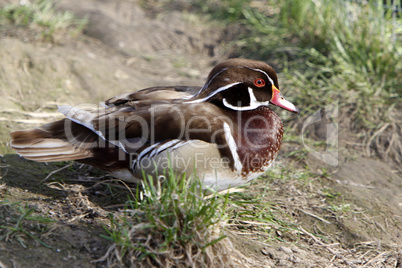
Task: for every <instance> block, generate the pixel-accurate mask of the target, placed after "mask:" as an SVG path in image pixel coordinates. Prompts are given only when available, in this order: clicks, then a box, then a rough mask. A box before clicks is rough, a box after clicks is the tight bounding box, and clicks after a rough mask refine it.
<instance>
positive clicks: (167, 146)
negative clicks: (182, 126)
mask: <svg viewBox="0 0 402 268" xmlns="http://www.w3.org/2000/svg"><path fill="white" fill-rule="evenodd" d="M179 142H180V140H171V141H168V142H165V143H164V144H162V145H161V146H159V148H158V149H154V150H153V152H152V153H151V154H150V155H149V156H148V157H149V158H152V157H154V156H155V155H158V154H159V153H160V152H162V151H164V150H166V149H169V147H170V146H172V145H173V144H174V145H176V144H177V143H179Z"/></svg>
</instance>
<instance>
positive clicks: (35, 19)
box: [0, 0, 88, 40]
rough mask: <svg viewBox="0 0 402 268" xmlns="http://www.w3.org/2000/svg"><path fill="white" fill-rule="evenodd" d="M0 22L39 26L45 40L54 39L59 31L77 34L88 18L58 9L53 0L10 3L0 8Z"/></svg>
mask: <svg viewBox="0 0 402 268" xmlns="http://www.w3.org/2000/svg"><path fill="white" fill-rule="evenodd" d="M0 22H2V23H12V24H15V25H19V26H22V27H30V28H35V27H36V28H39V29H40V31H41V36H42V37H43V38H44V39H45V40H54V39H55V38H56V34H57V33H61V32H63V33H64V32H65V31H67V32H69V33H70V34H72V35H77V34H78V33H80V32H81V31H82V30H83V29H84V28H85V26H86V24H87V22H88V20H87V18H83V19H79V18H77V17H76V16H75V15H73V14H72V13H71V12H69V11H57V10H56V9H55V7H54V2H53V1H51V0H34V1H32V2H29V1H27V3H25V4H10V5H7V6H5V7H4V8H2V9H1V10H0Z"/></svg>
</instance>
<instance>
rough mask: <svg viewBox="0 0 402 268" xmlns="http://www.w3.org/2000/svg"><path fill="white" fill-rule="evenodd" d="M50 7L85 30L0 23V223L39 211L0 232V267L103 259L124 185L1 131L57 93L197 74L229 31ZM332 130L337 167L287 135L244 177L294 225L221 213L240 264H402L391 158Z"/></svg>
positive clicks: (78, 95)
mask: <svg viewBox="0 0 402 268" xmlns="http://www.w3.org/2000/svg"><path fill="white" fill-rule="evenodd" d="M10 2H11V1H4V0H0V7H2V6H4V5H5V4H7V3H10ZM58 8H59V9H61V10H70V11H72V12H74V13H75V14H77V15H78V16H84V15H87V16H88V18H89V24H88V27H87V29H86V30H85V32H84V34H82V35H79V36H76V37H71V36H69V35H60V36H56V37H57V38H56V39H55V40H54V42H48V41H43V40H42V39H41V37H40V36H39V33H38V29H35V28H30V29H25V28H22V27H17V26H12V25H3V26H1V28H0V62H1V66H0V154H1V163H0V172H1V173H0V226H13V225H15V226H16V225H17V224H18V223H17V222H15V221H14V219H18V217H20V216H21V215H22V214H24V213H27V212H29V213H31V214H30V215H36V216H37V217H39V216H42V217H43V218H41V219H42V220H38V218H37V219H36V220H28V221H26V222H27V223H24V224H29V226H23V227H24V228H25V229H29V230H30V231H29V232H30V235H32V236H30V235H29V234H26V233H25V234H24V233H21V234H17V235H9V236H7V235H5V233H1V232H0V238H1V239H0V267H55V266H57V267H106V266H107V265H106V263H105V262H104V261H102V256H104V255H105V253H106V251H107V249H108V247H109V245H110V241H109V240H107V239H105V238H104V236H105V235H106V231H105V229H104V226H107V225H108V224H110V221H109V219H108V214H109V213H110V212H116V211H117V210H118V209H121V208H123V205H124V202H125V200H126V199H127V196H129V194H130V193H129V191H127V190H126V188H125V187H124V185H122V184H120V183H119V182H114V181H110V180H111V179H112V178H111V177H108V176H107V174H104V173H102V172H100V171H98V170H96V169H93V168H91V167H88V166H83V165H80V164H76V163H53V164H45V163H35V162H32V161H28V160H25V159H23V158H20V157H19V156H17V155H16V154H15V153H14V152H13V151H12V150H11V149H10V148H9V147H8V146H7V143H8V141H9V136H8V134H9V133H10V132H11V131H14V130H20V129H24V128H31V127H35V126H37V125H39V124H42V123H45V122H49V121H52V120H54V119H57V118H60V115H59V114H58V113H57V111H56V106H57V105H58V104H72V105H73V104H78V103H98V102H100V101H103V100H105V99H107V98H109V97H112V96H114V95H117V94H119V93H123V92H130V91H135V90H139V89H142V88H145V87H151V86H156V85H202V84H203V82H204V80H205V78H206V76H207V74H208V72H209V70H210V68H211V67H212V66H213V65H214V64H215V63H216V62H217V61H219V60H221V59H223V58H225V57H227V55H228V54H229V51H227V46H226V45H225V43H224V42H223V41H222V40H227V39H228V36H227V31H225V30H224V29H222V27H218V26H216V25H213V24H212V23H210V22H208V21H205V20H203V19H201V18H199V17H197V16H195V15H193V14H189V13H181V12H179V11H165V12H162V13H158V14H155V13H152V12H147V11H146V10H144V9H143V8H142V7H141V5H140V4H139V3H138V2H136V1H130V0H120V1H114V0H102V1H100V0H99V1H97V0H86V1H77V0H71V1H67V0H61V1H59V3H58ZM279 72H280V70H279ZM298 106H302V105H298ZM299 108H301V109H303V107H299ZM343 126H344V125H342V124H340V127H343ZM321 127H323V126H322V124H321V125H320V123H319V122H318V123H317V124H315V125H312V126H311V127H310V128H311V132H314V131H316V132H317V129H318V130H319V129H320V128H321ZM340 130H341V131H340V132H341V135H340V136H339V137H340V139H339V158H338V159H339V163H338V165H337V166H336V167H329V166H327V165H325V164H324V163H322V162H321V161H319V160H317V159H316V158H314V157H313V156H311V155H309V154H307V155H306V156H304V157H303V158H296V157H294V156H289V155H290V154H291V152H294V151H299V150H302V149H303V148H302V146H301V145H300V144H293V143H290V142H289V143H285V144H284V145H283V148H282V151H281V154H280V156H279V158H278V161H277V164H276V167H275V169H274V171H272V172H269V173H267V175H266V176H263V177H261V178H259V179H257V180H255V181H254V182H253V183H252V184H251V185H248V186H246V187H244V188H243V190H244V191H246V192H250V193H253V192H258V191H259V190H260V189H261V188H264V189H267V190H266V194H265V195H264V196H263V197H262V198H263V199H262V200H261V202H262V203H266V204H269V205H270V208H271V209H272V210H273V213H274V214H275V215H277V216H276V217H278V218H281V217H282V218H284V219H286V221H288V222H290V223H291V225H292V226H295V227H294V228H293V229H292V230H290V231H289V230H284V229H283V228H282V227H281V226H280V225H277V226H275V225H273V224H267V225H266V226H263V225H261V224H257V223H255V222H251V221H250V222H247V221H236V220H229V222H228V224H227V231H226V232H227V234H228V237H229V239H230V240H231V243H232V244H233V246H234V247H235V248H236V249H237V250H238V251H239V252H241V257H239V262H240V263H241V264H239V267H246V266H249V267H402V177H401V169H400V168H398V166H396V164H395V163H393V162H387V161H385V160H382V159H378V158H374V157H372V158H367V157H365V156H364V154H363V153H362V150H361V148H359V146H358V144H357V143H356V137H355V136H354V135H353V134H352V133H350V132H348V130H347V129H340ZM318 132H319V131H318ZM285 135H286V134H285ZM318 136H319V135H318ZM316 140H318V141H319V140H320V137H316ZM306 167H308V171H306V170H307V169H306ZM300 170H304V171H303V172H301V171H300ZM278 172H279V173H280V174H279V173H278ZM296 173H297V174H296ZM294 178H297V179H294ZM21 204H23V205H21ZM21 208H22V209H21ZM233 211H234V212H236V210H235V209H234V210H233ZM38 215H39V216H38ZM27 217H28V216H27ZM45 218H46V219H51V220H52V222H51V223H50V224H49V223H46V222H45V220H43V219H45ZM27 219H28V218H27ZM33 236H35V237H38V238H40V241H39V240H35V239H34V238H32V237H33ZM228 243H229V242H228Z"/></svg>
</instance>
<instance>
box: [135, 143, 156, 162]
mask: <svg viewBox="0 0 402 268" xmlns="http://www.w3.org/2000/svg"><path fill="white" fill-rule="evenodd" d="M158 145H159V143H154V144H152V145H150V146H149V147H148V148H146V149H144V150H143V151H142V152H141V153H140V154H139V155H138V156H137V159H136V160H135V165H137V164H139V162H141V159H142V158H143V157H144V156H145V155H146V154H147V153H148V152H150V151H151V150H152V149H154V148H155V147H156V146H158Z"/></svg>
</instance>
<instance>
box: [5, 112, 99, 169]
mask: <svg viewBox="0 0 402 268" xmlns="http://www.w3.org/2000/svg"><path fill="white" fill-rule="evenodd" d="M65 120H68V119H63V120H60V121H57V122H53V123H49V124H46V125H43V126H41V127H39V128H36V129H32V130H22V131H15V132H12V133H11V134H10V136H11V138H12V140H11V142H10V146H11V148H13V149H14V150H15V151H16V152H17V153H18V154H19V155H21V156H23V157H25V158H27V159H31V160H35V161H40V162H56V161H70V160H80V159H85V158H89V157H92V155H93V153H92V150H91V148H90V146H88V144H90V142H91V141H94V140H96V139H97V135H96V134H95V133H94V132H93V131H92V130H90V129H88V128H86V127H85V126H82V125H79V124H77V123H74V122H69V123H70V124H68V125H69V126H70V127H71V129H70V131H69V133H72V134H70V135H72V137H73V138H74V140H73V141H71V139H68V138H67V137H66V134H65V133H66V131H65V129H64V127H65V125H66V124H65ZM74 133H79V134H78V135H73V134H74ZM70 138H71V137H70Z"/></svg>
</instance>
